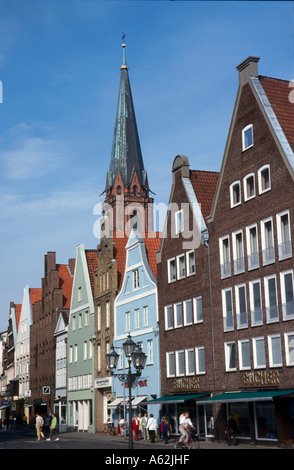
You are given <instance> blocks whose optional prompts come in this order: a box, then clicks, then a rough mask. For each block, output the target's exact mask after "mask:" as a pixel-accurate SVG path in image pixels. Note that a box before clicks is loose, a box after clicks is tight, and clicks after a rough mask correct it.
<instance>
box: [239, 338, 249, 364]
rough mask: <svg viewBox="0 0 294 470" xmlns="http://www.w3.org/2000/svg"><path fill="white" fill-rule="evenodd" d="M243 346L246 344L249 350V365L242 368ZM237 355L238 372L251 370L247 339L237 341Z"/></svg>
mask: <svg viewBox="0 0 294 470" xmlns="http://www.w3.org/2000/svg"><path fill="white" fill-rule="evenodd" d="M243 344H247V345H248V348H249V365H248V366H244V365H243V362H244V358H243V349H242V345H243ZM238 353H239V370H249V369H251V364H250V362H251V360H250V342H249V339H240V340H239V341H238Z"/></svg>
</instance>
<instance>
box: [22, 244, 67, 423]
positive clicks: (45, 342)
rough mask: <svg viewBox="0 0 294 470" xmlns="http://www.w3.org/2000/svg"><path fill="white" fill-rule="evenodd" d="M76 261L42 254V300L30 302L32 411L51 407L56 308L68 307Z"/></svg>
mask: <svg viewBox="0 0 294 470" xmlns="http://www.w3.org/2000/svg"><path fill="white" fill-rule="evenodd" d="M74 264H75V260H74V259H71V260H69V262H68V265H67V264H56V253H55V252H48V253H47V255H45V263H44V278H43V279H42V300H40V301H38V302H36V303H35V304H34V305H33V324H32V326H31V330H30V354H31V358H30V389H31V398H30V402H31V404H32V405H33V406H34V411H35V413H36V412H39V413H42V414H46V413H49V411H53V410H54V400H55V337H54V331H55V328H56V322H57V319H58V318H57V316H58V314H59V309H63V310H64V309H69V308H70V300H71V291H72V282H73V274H74Z"/></svg>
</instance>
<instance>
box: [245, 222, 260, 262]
mask: <svg viewBox="0 0 294 470" xmlns="http://www.w3.org/2000/svg"><path fill="white" fill-rule="evenodd" d="M254 229H255V230H256V250H257V251H253V247H252V243H251V239H252V236H251V234H252V232H253V230H254ZM246 247H247V262H248V271H252V269H257V268H259V242H258V226H257V224H256V223H255V224H251V225H249V226H248V227H246Z"/></svg>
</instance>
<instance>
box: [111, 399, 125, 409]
mask: <svg viewBox="0 0 294 470" xmlns="http://www.w3.org/2000/svg"><path fill="white" fill-rule="evenodd" d="M122 402H123V398H116V399H115V400H113V401H112V402H111V403H110V404H109V405H108V408H116V407H117V406H119V405H120V404H121V403H122Z"/></svg>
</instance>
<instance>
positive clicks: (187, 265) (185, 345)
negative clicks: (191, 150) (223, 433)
mask: <svg viewBox="0 0 294 470" xmlns="http://www.w3.org/2000/svg"><path fill="white" fill-rule="evenodd" d="M172 173H173V183H172V188H171V195H170V201H169V210H168V213H167V218H166V223H165V230H164V234H163V238H162V242H161V246H160V250H159V252H158V254H157V263H158V264H157V269H158V277H157V279H158V310H159V335H160V336H159V338H160V369H161V397H160V398H157V399H155V400H154V403H155V402H157V403H158V404H159V405H161V404H162V405H163V411H162V412H163V413H166V414H167V415H169V417H170V425H171V426H172V431H173V432H177V430H178V420H177V418H178V416H179V415H180V414H181V412H182V411H183V410H189V412H190V416H191V417H192V419H193V420H194V422H196V421H197V422H198V425H199V429H200V432H201V434H202V435H209V434H210V433H211V418H212V414H211V410H212V407H207V410H205V409H204V408H203V407H202V406H201V405H199V406H200V407H199V406H198V401H200V400H201V399H202V398H203V397H205V396H209V394H210V393H211V391H213V390H214V368H213V367H212V365H213V363H214V354H213V343H212V339H213V338H212V324H211V318H212V317H211V303H210V282H209V266H208V260H209V258H208V254H209V251H208V245H207V242H208V231H207V221H206V218H207V216H208V215H209V213H210V209H211V204H212V201H213V196H214V192H215V187H216V184H217V180H218V173H215V172H209V171H194V170H190V168H189V161H188V158H187V157H183V156H177V157H176V158H175V160H174V163H173V168H172ZM174 417H175V418H176V419H175V420H174V419H173V418H174Z"/></svg>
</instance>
